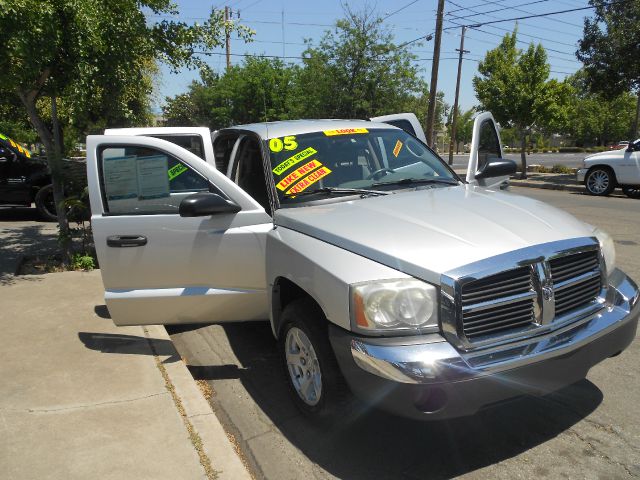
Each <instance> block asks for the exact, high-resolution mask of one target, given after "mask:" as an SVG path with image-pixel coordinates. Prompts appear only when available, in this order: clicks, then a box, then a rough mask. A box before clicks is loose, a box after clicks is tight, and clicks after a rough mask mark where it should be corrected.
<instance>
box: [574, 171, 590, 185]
mask: <svg viewBox="0 0 640 480" xmlns="http://www.w3.org/2000/svg"><path fill="white" fill-rule="evenodd" d="M588 171H589V169H588V168H579V169H578V170H577V171H576V181H577V182H578V183H584V177H585V176H586V175H587V172H588Z"/></svg>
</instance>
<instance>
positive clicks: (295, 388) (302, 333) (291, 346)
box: [280, 299, 349, 418]
mask: <svg viewBox="0 0 640 480" xmlns="http://www.w3.org/2000/svg"><path fill="white" fill-rule="evenodd" d="M282 320H283V323H284V327H283V331H282V335H281V336H280V353H281V355H282V360H283V364H284V370H285V375H286V377H287V383H288V385H289V387H290V392H291V396H292V398H293V401H294V403H295V404H296V406H297V407H298V408H299V409H300V410H301V411H302V413H303V414H305V415H307V416H313V417H321V418H325V417H328V416H331V415H333V414H335V413H336V412H337V411H338V410H339V409H340V408H341V407H343V406H344V405H345V403H346V400H347V399H348V397H349V392H348V388H347V386H346V383H345V380H344V377H343V376H342V373H341V372H340V369H339V368H338V364H337V361H336V358H335V355H334V353H333V349H332V347H331V344H330V343H329V337H328V331H327V319H326V317H325V316H324V314H323V313H322V310H321V309H320V308H319V307H318V305H317V304H315V303H314V302H313V301H311V300H310V299H298V300H294V301H293V302H291V303H290V304H289V305H287V306H286V307H285V309H284V311H283V312H282Z"/></svg>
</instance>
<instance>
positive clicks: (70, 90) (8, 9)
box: [0, 0, 250, 256]
mask: <svg viewBox="0 0 640 480" xmlns="http://www.w3.org/2000/svg"><path fill="white" fill-rule="evenodd" d="M143 9H148V10H150V11H151V12H153V13H154V14H164V15H168V14H172V13H176V11H175V7H174V6H173V4H172V3H170V0H109V1H100V2H97V1H94V0H0V45H2V46H3V52H2V53H3V54H2V55H1V56H0V71H1V72H2V76H1V77H0V78H1V80H0V93H1V94H4V95H6V94H12V95H16V96H17V97H18V98H19V99H20V101H21V103H22V105H23V107H24V109H25V110H26V113H27V114H28V116H29V120H30V121H31V123H32V124H33V126H34V127H35V129H36V131H37V132H38V136H39V137H40V140H41V141H42V143H43V144H44V145H45V147H46V149H47V154H48V158H49V164H50V167H51V171H52V177H53V183H54V198H55V202H56V207H57V208H56V210H57V213H58V219H59V224H60V235H61V238H62V239H66V238H67V237H68V224H67V221H66V216H65V211H64V208H63V199H64V194H63V189H62V169H61V154H62V148H61V141H60V136H59V135H54V133H56V132H55V130H56V128H53V125H52V124H50V123H48V122H47V119H46V118H45V117H44V115H43V113H42V109H41V108H38V100H39V99H40V98H43V97H50V98H53V99H55V98H59V99H60V101H61V104H60V109H61V110H66V111H68V112H70V115H71V116H73V117H74V118H75V119H79V120H81V121H80V123H85V124H89V123H91V122H92V120H95V119H100V118H103V117H104V115H116V114H117V115H122V116H124V117H125V118H126V117H127V115H131V114H133V112H136V111H139V110H140V108H139V107H140V105H139V104H138V102H139V101H140V100H139V99H140V98H141V95H140V93H148V89H150V84H149V75H148V74H149V71H150V68H151V67H150V65H153V64H154V62H155V61H156V60H160V61H163V62H165V63H167V64H169V65H170V66H171V67H172V68H173V69H178V68H180V67H181V66H187V67H194V66H198V65H199V62H198V59H197V58H196V57H194V52H195V51H196V49H199V48H205V49H211V48H214V47H217V46H220V45H221V44H222V41H223V39H224V33H225V31H226V30H229V29H234V28H236V27H235V26H234V25H233V24H231V23H228V22H226V23H225V21H224V19H223V17H222V13H221V12H215V11H213V12H212V14H211V16H210V18H209V19H208V20H207V21H205V22H204V23H203V24H202V25H198V24H196V25H187V24H186V23H184V22H178V21H172V20H162V21H161V22H158V23H148V22H147V19H146V17H145V14H144V12H143ZM238 31H239V33H240V34H241V36H244V37H245V38H246V37H247V36H248V35H249V34H250V31H248V30H247V29H244V28H239V29H238ZM141 88H142V91H143V92H141V91H140V89H141ZM145 90H147V91H146V92H145ZM142 97H144V96H142ZM49 103H50V104H51V112H52V113H54V112H55V110H54V108H53V107H56V110H57V108H58V103H57V102H55V103H54V102H49ZM88 112H94V113H96V115H95V117H94V118H92V117H91V115H89V114H88ZM51 120H52V123H56V121H57V116H56V115H53V116H52V119H51ZM64 243H65V244H68V242H64ZM65 254H67V256H68V251H67V252H65Z"/></svg>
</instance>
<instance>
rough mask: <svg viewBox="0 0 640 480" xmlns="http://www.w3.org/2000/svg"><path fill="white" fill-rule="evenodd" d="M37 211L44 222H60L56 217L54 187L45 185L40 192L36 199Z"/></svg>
mask: <svg viewBox="0 0 640 480" xmlns="http://www.w3.org/2000/svg"><path fill="white" fill-rule="evenodd" d="M34 202H35V204H36V209H37V210H38V213H39V214H40V217H41V218H42V219H43V220H46V221H48V222H55V221H56V220H58V216H57V215H56V203H55V202H54V201H53V185H51V184H49V185H45V186H44V187H42V188H40V190H38V193H36V198H35V199H34Z"/></svg>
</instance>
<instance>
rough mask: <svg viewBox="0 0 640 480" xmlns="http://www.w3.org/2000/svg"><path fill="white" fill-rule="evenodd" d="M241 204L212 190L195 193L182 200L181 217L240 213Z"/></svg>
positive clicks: (179, 210) (179, 211)
mask: <svg viewBox="0 0 640 480" xmlns="http://www.w3.org/2000/svg"><path fill="white" fill-rule="evenodd" d="M239 211H240V206H239V205H236V204H235V203H233V202H230V201H228V200H225V199H224V198H222V197H221V196H220V195H218V194H216V193H210V192H202V193H194V194H193V195H189V196H188V197H185V198H184V199H183V200H182V201H181V202H180V207H179V209H178V213H180V216H181V217H204V216H207V215H215V214H218V213H238V212H239Z"/></svg>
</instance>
